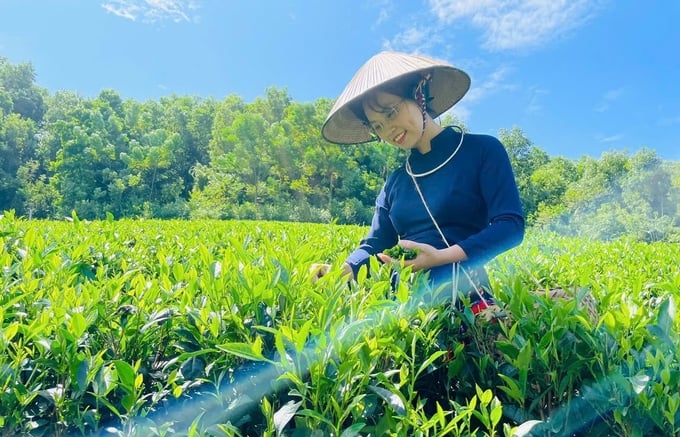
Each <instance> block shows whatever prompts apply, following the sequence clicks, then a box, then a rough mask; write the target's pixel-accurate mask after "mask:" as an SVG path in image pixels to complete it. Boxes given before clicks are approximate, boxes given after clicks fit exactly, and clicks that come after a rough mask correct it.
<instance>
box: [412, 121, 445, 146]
mask: <svg viewBox="0 0 680 437" xmlns="http://www.w3.org/2000/svg"><path fill="white" fill-rule="evenodd" d="M443 130H444V128H443V127H441V126H440V125H438V124H437V123H435V122H434V120H432V119H431V118H429V117H428V118H427V121H426V122H425V129H424V130H423V134H422V135H421V136H420V140H418V142H417V143H416V147H415V148H416V149H417V150H418V151H419V152H420V153H421V154H423V155H424V154H426V153H429V152H430V151H431V150H432V139H433V138H434V137H436V136H437V135H439V133H441V131H443Z"/></svg>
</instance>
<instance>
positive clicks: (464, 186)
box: [312, 52, 524, 313]
mask: <svg viewBox="0 0 680 437" xmlns="http://www.w3.org/2000/svg"><path fill="white" fill-rule="evenodd" d="M469 87H470V78H469V76H468V75H467V74H466V73H465V72H463V71H461V70H459V69H457V68H454V67H453V66H451V65H449V64H448V63H446V62H442V61H439V60H435V59H431V58H427V57H424V56H416V55H409V54H404V53H397V52H382V53H379V54H377V55H376V56H374V57H372V58H371V59H369V60H368V61H367V62H366V64H364V65H363V66H362V67H361V68H360V69H359V71H357V73H356V74H355V76H354V78H353V79H352V80H351V81H350V82H349V84H348V85H347V86H346V88H345V90H344V91H343V92H342V94H341V95H340V97H339V98H338V100H337V101H336V103H335V105H334V106H333V108H332V109H331V111H330V113H329V115H328V118H327V119H326V122H325V123H324V125H323V127H322V135H323V137H324V138H325V139H326V140H328V141H330V142H332V143H338V144H360V143H365V142H368V141H372V140H375V139H379V140H382V141H385V142H387V143H389V144H392V145H394V146H396V147H399V148H401V149H404V150H406V151H408V152H409V155H408V157H407V158H406V161H405V163H404V165H403V166H401V167H400V168H398V169H397V170H395V171H394V172H393V173H392V174H391V175H390V176H389V177H388V178H387V181H386V182H385V184H384V186H383V188H382V190H381V191H380V194H379V195H378V198H377V200H376V208H375V214H374V216H373V221H372V223H371V227H370V230H369V231H368V235H367V236H366V238H364V239H363V240H362V241H361V244H360V245H359V247H358V248H357V249H356V250H355V251H354V252H352V253H351V254H350V255H349V257H348V258H347V260H346V262H345V265H344V271H345V272H346V273H347V274H348V275H349V274H353V276H354V277H356V275H357V272H358V270H359V269H360V268H361V267H362V266H366V265H367V264H368V261H369V258H370V257H371V256H374V255H375V256H377V257H378V258H379V259H380V260H381V261H383V262H385V263H391V262H395V261H396V260H393V259H392V258H390V257H389V256H388V255H386V254H385V253H383V252H384V251H385V250H387V249H389V248H391V247H392V246H394V245H395V244H397V243H398V244H399V245H401V246H402V247H403V248H405V249H417V250H418V252H417V253H418V254H417V256H416V257H415V258H414V259H411V260H407V261H404V264H405V265H411V266H412V271H414V272H415V271H418V270H423V271H426V272H427V278H428V280H429V283H430V284H429V285H431V286H432V287H433V288H438V287H440V286H442V285H443V284H446V286H448V287H451V289H452V293H453V299H454V301H455V300H456V299H457V298H458V297H459V296H460V295H464V296H467V297H468V298H469V299H470V304H471V305H472V309H473V312H475V313H477V312H478V311H479V310H481V309H483V308H485V307H486V306H487V304H488V303H489V301H490V300H491V299H492V297H491V294H490V286H489V280H488V276H487V274H486V271H485V269H484V264H485V263H486V262H488V261H489V260H491V259H492V258H494V257H495V256H497V255H498V254H500V253H502V252H504V251H506V250H508V249H510V248H512V247H514V246H516V245H518V244H519V243H520V242H521V241H522V239H523V236H524V219H523V214H522V209H521V204H520V199H519V193H518V190H517V185H516V182H515V178H514V175H513V171H512V167H511V165H510V161H509V159H508V156H507V153H506V151H505V148H504V147H503V145H502V144H501V143H500V141H498V139H496V138H494V137H492V136H488V135H473V134H465V133H464V132H463V131H462V130H460V129H455V128H452V127H442V126H440V125H438V124H437V123H436V122H435V121H434V120H433V117H437V116H439V115H440V114H442V113H443V112H445V111H447V110H448V109H449V108H451V107H452V106H453V105H454V104H455V103H456V102H458V101H459V100H460V99H461V98H462V97H463V96H464V95H465V93H466V92H467V91H468V89H469ZM312 268H313V269H314V273H315V277H316V278H318V277H320V276H323V275H324V274H326V273H327V272H328V271H329V269H330V266H329V265H327V264H316V265H315V266H313V267H312Z"/></svg>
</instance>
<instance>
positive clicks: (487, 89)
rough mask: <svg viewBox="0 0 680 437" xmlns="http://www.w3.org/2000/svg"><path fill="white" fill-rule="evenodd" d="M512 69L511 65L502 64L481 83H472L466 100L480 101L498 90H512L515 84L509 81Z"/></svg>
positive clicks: (471, 101)
mask: <svg viewBox="0 0 680 437" xmlns="http://www.w3.org/2000/svg"><path fill="white" fill-rule="evenodd" d="M511 71H512V69H511V68H510V67H507V66H500V67H498V68H497V69H496V70H494V71H492V72H491V73H490V74H489V75H488V76H487V77H486V78H484V79H482V81H481V83H480V84H479V85H475V84H474V83H473V84H472V87H471V88H470V91H469V92H468V94H467V96H466V97H465V100H467V101H468V102H470V103H474V102H478V101H480V100H482V99H483V98H485V97H486V96H487V95H489V94H492V93H494V92H496V91H498V90H512V89H514V88H515V86H514V85H513V84H511V83H509V82H508V81H507V76H508V74H509V73H510V72H511Z"/></svg>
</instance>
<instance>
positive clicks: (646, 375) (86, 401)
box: [0, 213, 680, 437]
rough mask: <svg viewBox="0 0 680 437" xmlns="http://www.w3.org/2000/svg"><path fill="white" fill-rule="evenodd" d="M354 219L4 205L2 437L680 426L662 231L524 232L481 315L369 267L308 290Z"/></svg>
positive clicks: (347, 243) (500, 266) (668, 253)
mask: <svg viewBox="0 0 680 437" xmlns="http://www.w3.org/2000/svg"><path fill="white" fill-rule="evenodd" d="M364 232H365V229H364V228H361V227H358V226H338V225H320V224H304V223H297V224H294V223H283V222H259V221H211V220H201V221H179V220H178V221H155V220H120V221H115V220H113V219H112V218H111V217H109V219H108V220H104V221H93V222H87V221H81V220H79V219H78V217H75V216H73V217H71V218H70V220H64V221H61V222H58V221H35V220H33V221H27V220H22V219H18V218H16V217H14V216H13V215H12V213H7V214H5V215H4V216H3V217H2V218H1V219H0V261H1V265H2V266H3V271H2V282H1V283H0V284H1V286H2V294H0V436H3V437H4V436H17V435H19V436H21V435H24V436H77V435H97V436H99V435H101V436H105V435H106V436H114V435H116V436H150V435H151V436H153V435H156V436H171V435H172V436H174V435H178V436H181V435H184V436H291V437H292V436H342V437H351V436H369V435H370V436H445V435H453V436H506V437H510V436H511V435H517V436H529V435H532V436H544V435H545V436H585V435H588V436H591V437H596V436H630V437H633V436H660V435H663V436H665V435H668V436H671V435H678V434H679V433H680V413H679V409H678V408H679V406H680V394H679V393H680V365H679V363H678V345H679V344H680V339H679V337H678V329H679V325H680V321H679V320H680V319H679V318H678V315H677V311H676V308H675V305H676V303H677V298H678V294H679V293H680V273H679V272H678V269H677V266H678V265H680V251H678V247H677V245H675V244H664V243H651V244H645V243H638V242H634V241H632V240H627V239H620V240H617V241H613V242H598V241H589V240H585V239H575V238H563V237H560V236H558V235H555V234H545V233H544V234H538V233H534V234H532V233H531V232H530V233H529V235H528V236H527V239H526V240H525V242H524V243H523V244H522V245H521V246H520V247H518V248H516V249H514V250H512V251H510V252H508V253H506V254H504V255H503V256H501V257H499V258H498V259H496V260H495V261H493V262H492V263H491V264H490V265H489V270H490V273H491V279H492V282H493V285H494V289H495V294H496V296H497V298H498V300H499V301H500V302H502V305H503V310H504V312H505V314H506V315H507V316H506V317H503V318H501V319H500V320H494V321H491V322H486V321H484V320H482V319H477V320H475V318H474V317H473V316H472V313H471V312H470V311H469V310H464V311H459V310H456V309H455V307H452V306H451V305H448V304H447V299H448V296H445V295H443V294H442V292H441V291H440V290H430V289H423V288H418V289H414V288H412V287H410V284H411V282H409V281H402V282H401V283H400V284H399V286H398V287H397V288H396V289H392V287H391V282H390V271H389V268H388V266H381V265H379V264H378V263H377V262H374V263H373V265H372V270H371V271H372V274H371V276H370V277H364V278H361V280H360V281H358V282H352V283H347V282H346V281H345V280H344V279H342V278H341V276H340V274H341V272H340V271H339V269H338V270H334V271H332V272H331V273H330V274H329V275H327V276H325V277H323V278H321V280H319V281H317V282H316V283H312V281H311V280H310V276H309V270H308V269H309V266H310V265H311V264H312V263H314V262H336V261H340V260H342V259H344V257H345V256H346V255H347V254H348V253H349V251H351V250H352V248H353V247H354V245H355V243H356V242H357V241H358V240H359V239H360V238H362V236H363V233H364ZM410 273H411V272H410V271H409V270H408V269H405V270H404V271H402V272H401V274H402V277H409V276H410V277H412V278H413V281H415V282H416V283H417V281H418V278H419V274H418V273H416V274H413V275H411V274H410ZM557 287H560V288H561V289H563V290H569V291H570V292H572V293H573V296H572V297H571V298H569V299H557V298H554V295H553V294H551V293H550V292H549V290H552V289H555V288H557ZM588 297H592V298H594V301H595V302H596V310H597V314H596V315H595V317H593V314H592V313H589V312H588V311H587V306H585V305H581V303H582V302H583V300H584V299H587V298H588Z"/></svg>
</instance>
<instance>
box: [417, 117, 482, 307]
mask: <svg viewBox="0 0 680 437" xmlns="http://www.w3.org/2000/svg"><path fill="white" fill-rule="evenodd" d="M459 129H460V128H459ZM464 136H465V133H464V132H463V131H462V129H461V135H460V142H459V143H458V146H457V147H456V149H455V150H454V151H453V153H452V154H451V155H450V156H449V157H448V158H447V159H446V160H445V161H444V162H443V163H441V164H439V165H438V166H437V167H435V168H434V169H432V170H430V171H427V172H424V173H419V174H415V173H413V172H412V171H411V166H410V164H409V161H408V159H407V160H406V172H407V173H408V174H409V176H411V180H412V181H413V185H415V187H416V191H417V192H418V196H420V200H421V202H422V203H423V206H424V207H425V211H427V215H429V216H430V220H432V223H434V227H435V228H436V229H437V232H439V236H440V237H441V238H442V240H443V241H444V244H446V247H451V244H449V241H448V240H447V239H446V236H445V235H444V232H443V231H442V230H441V228H440V227H439V223H437V220H435V218H434V215H433V214H432V211H430V207H429V206H428V205H427V202H426V201H425V196H424V195H423V192H422V191H421V189H420V186H419V185H418V181H417V180H416V178H419V177H424V176H428V175H431V174H432V173H434V172H436V171H437V170H439V169H441V168H442V167H444V166H445V165H446V164H447V163H448V162H449V161H451V160H452V159H453V157H454V156H456V153H458V150H459V149H460V146H461V145H462V144H463V137H464ZM460 271H462V272H463V273H464V274H465V277H466V278H467V280H468V281H469V282H470V285H472V288H473V289H474V291H475V293H477V295H478V296H479V298H480V299H481V300H482V302H484V304H485V305H488V302H487V301H486V299H484V296H483V295H482V293H480V292H479V290H478V289H477V284H475V282H474V281H473V279H472V277H471V276H470V274H469V273H468V272H467V270H466V269H465V268H464V267H463V266H461V265H460V262H455V263H453V265H452V268H451V274H452V276H453V289H452V291H451V298H452V300H453V304H454V306H455V304H456V301H457V299H458V278H459V277H460Z"/></svg>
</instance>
